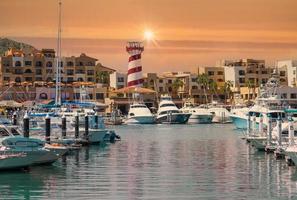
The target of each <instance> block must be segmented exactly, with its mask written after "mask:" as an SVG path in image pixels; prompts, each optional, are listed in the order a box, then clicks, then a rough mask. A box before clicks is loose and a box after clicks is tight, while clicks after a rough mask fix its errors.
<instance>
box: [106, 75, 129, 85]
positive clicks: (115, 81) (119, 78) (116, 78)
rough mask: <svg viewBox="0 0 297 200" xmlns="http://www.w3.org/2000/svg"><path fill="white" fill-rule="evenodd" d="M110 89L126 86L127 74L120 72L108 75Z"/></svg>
mask: <svg viewBox="0 0 297 200" xmlns="http://www.w3.org/2000/svg"><path fill="white" fill-rule="evenodd" d="M109 78H110V87H112V88H115V89H120V88H123V87H126V86H127V74H126V73H121V72H113V73H111V74H110V75H109Z"/></svg>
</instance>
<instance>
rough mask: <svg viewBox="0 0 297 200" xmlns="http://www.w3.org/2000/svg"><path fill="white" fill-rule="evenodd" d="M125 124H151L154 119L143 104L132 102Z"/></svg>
mask: <svg viewBox="0 0 297 200" xmlns="http://www.w3.org/2000/svg"><path fill="white" fill-rule="evenodd" d="M125 123H126V124H153V123H155V117H154V115H153V114H152V113H151V111H150V110H149V109H148V107H147V106H146V105H145V104H144V103H140V102H133V103H132V104H131V105H130V109H129V113H128V116H127V120H126V121H125Z"/></svg>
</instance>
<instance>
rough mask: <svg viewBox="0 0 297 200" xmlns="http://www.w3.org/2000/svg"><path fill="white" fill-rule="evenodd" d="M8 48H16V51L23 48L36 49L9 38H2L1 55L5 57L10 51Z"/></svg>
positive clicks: (0, 40) (0, 42) (0, 43)
mask: <svg viewBox="0 0 297 200" xmlns="http://www.w3.org/2000/svg"><path fill="white" fill-rule="evenodd" d="M8 48H16V49H22V48H32V49H35V47H33V46H31V45H29V44H26V43H22V42H17V41H15V40H11V39H8V38H0V55H1V56H2V55H4V53H5V51H7V50H8Z"/></svg>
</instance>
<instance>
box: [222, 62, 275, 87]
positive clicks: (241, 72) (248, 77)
mask: <svg viewBox="0 0 297 200" xmlns="http://www.w3.org/2000/svg"><path fill="white" fill-rule="evenodd" d="M218 64H219V65H220V66H221V67H223V68H224V72H225V81H231V82H232V83H233V87H232V89H233V91H234V92H239V91H240V87H245V86H247V85H250V86H253V87H258V86H259V85H261V84H265V83H266V82H267V80H268V78H269V77H270V74H271V72H272V71H273V68H269V67H265V61H264V60H255V59H239V60H222V61H220V62H219V63H218Z"/></svg>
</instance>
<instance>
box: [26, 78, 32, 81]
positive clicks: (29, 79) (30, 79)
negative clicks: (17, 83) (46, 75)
mask: <svg viewBox="0 0 297 200" xmlns="http://www.w3.org/2000/svg"><path fill="white" fill-rule="evenodd" d="M32 80H33V79H32V77H25V81H32Z"/></svg>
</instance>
